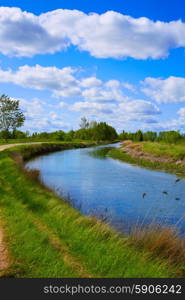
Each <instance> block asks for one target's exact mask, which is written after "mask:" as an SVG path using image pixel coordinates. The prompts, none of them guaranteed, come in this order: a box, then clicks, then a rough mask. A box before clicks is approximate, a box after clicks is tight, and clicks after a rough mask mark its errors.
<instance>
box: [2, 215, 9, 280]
mask: <svg viewBox="0 0 185 300" xmlns="http://www.w3.org/2000/svg"><path fill="white" fill-rule="evenodd" d="M3 225H4V223H3V220H2V216H1V214H0V277H1V276H3V275H4V274H5V272H6V270H7V269H8V268H9V267H10V265H11V263H10V257H9V253H8V250H7V247H6V243H5V234H4V229H3V228H4V226H3Z"/></svg>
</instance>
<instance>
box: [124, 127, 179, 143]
mask: <svg viewBox="0 0 185 300" xmlns="http://www.w3.org/2000/svg"><path fill="white" fill-rule="evenodd" d="M119 139H121V140H132V141H135V142H142V141H150V142H165V143H177V142H179V141H181V140H184V139H185V135H184V134H180V132H179V131H175V130H170V131H160V132H159V133H157V132H155V131H147V132H142V131H141V130H138V131H136V132H132V133H130V132H125V131H123V132H122V133H120V134H119Z"/></svg>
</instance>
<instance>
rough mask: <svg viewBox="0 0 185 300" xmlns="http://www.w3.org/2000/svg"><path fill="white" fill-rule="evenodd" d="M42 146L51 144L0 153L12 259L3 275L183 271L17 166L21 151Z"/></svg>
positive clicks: (1, 201) (0, 197)
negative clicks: (83, 211)
mask: <svg viewBox="0 0 185 300" xmlns="http://www.w3.org/2000/svg"><path fill="white" fill-rule="evenodd" d="M63 146H65V147H72V146H74V147H80V146H81V145H77V144H75V145H71V144H70V146H69V145H63ZM83 146H84V145H83ZM47 147H52V146H51V145H50V146H49V145H46V144H43V145H32V146H29V147H28V146H21V147H16V149H13V150H12V149H11V150H6V151H3V152H1V153H0V212H1V217H2V218H3V220H4V224H5V228H4V230H5V235H6V244H7V247H8V252H9V256H10V260H11V267H10V268H9V269H8V270H6V271H4V272H2V273H1V275H2V276H14V277H174V276H179V270H180V271H181V272H183V266H181V267H180V265H175V264H170V263H169V260H168V258H159V256H157V255H155V256H152V255H151V252H150V251H148V250H144V247H143V248H138V246H137V245H134V243H133V240H131V239H129V238H126V237H124V236H122V235H120V234H118V233H117V232H115V231H114V230H113V229H111V228H110V227H109V226H108V225H106V224H104V223H102V222H101V221H98V220H96V219H95V218H90V217H85V216H82V215H81V213H80V212H79V211H77V210H75V209H74V208H72V207H71V206H70V205H69V204H68V203H67V202H66V201H65V200H63V199H60V198H59V197H57V196H56V195H54V194H53V193H52V192H51V191H49V190H48V189H46V188H44V187H43V186H42V185H40V184H39V182H37V181H35V180H30V178H29V174H26V173H25V172H23V170H22V169H21V167H19V166H18V165H20V161H21V160H20V158H21V156H22V157H23V158H24V159H28V158H30V157H31V156H32V155H35V154H41V152H42V153H43V152H48V151H52V149H50V150H49V149H47ZM53 147H57V145H55V146H53ZM46 149H47V150H46ZM54 150H56V148H55V149H54ZM181 275H182V273H180V276H181Z"/></svg>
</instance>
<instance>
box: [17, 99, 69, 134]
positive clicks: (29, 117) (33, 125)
mask: <svg viewBox="0 0 185 300" xmlns="http://www.w3.org/2000/svg"><path fill="white" fill-rule="evenodd" d="M20 107H21V109H22V111H23V113H24V115H25V117H26V121H25V124H24V129H27V130H29V131H31V132H34V131H37V132H38V131H54V130H58V129H63V130H64V129H68V128H70V124H69V123H68V122H65V121H63V117H62V114H61V111H58V110H56V111H54V110H53V111H51V108H50V107H49V105H48V104H47V103H46V102H44V101H42V100H40V99H38V98H33V99H31V100H27V99H20ZM55 108H56V109H57V107H56V106H55V105H54V106H53V109H55Z"/></svg>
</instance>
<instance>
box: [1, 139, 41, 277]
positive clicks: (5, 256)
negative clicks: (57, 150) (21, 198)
mask: <svg viewBox="0 0 185 300" xmlns="http://www.w3.org/2000/svg"><path fill="white" fill-rule="evenodd" d="M27 144H28V145H29V144H42V143H41V142H35V143H18V144H7V145H1V146H0V151H3V150H5V149H8V148H12V147H15V146H19V145H27ZM10 265H11V263H10V257H9V253H8V249H7V246H6V242H5V234H4V223H3V220H2V215H1V211H0V277H2V276H4V274H5V273H6V270H7V269H8V268H9V267H10Z"/></svg>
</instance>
